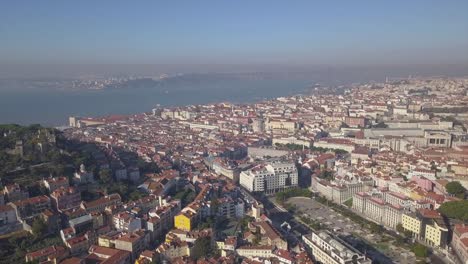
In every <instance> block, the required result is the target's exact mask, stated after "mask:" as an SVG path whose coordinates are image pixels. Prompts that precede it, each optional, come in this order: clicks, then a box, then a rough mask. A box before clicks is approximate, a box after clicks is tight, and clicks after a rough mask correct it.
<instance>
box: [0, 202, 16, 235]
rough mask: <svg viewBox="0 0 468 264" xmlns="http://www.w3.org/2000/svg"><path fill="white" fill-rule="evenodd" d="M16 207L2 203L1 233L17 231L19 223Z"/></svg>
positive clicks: (0, 212)
mask: <svg viewBox="0 0 468 264" xmlns="http://www.w3.org/2000/svg"><path fill="white" fill-rule="evenodd" d="M18 223H19V222H18V219H17V217H16V212H15V209H14V208H13V207H12V206H11V205H0V234H6V233H10V232H13V231H16V230H17V229H19V228H20V226H19V225H18Z"/></svg>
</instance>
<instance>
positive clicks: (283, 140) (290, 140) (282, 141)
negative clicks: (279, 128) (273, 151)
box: [272, 137, 312, 148]
mask: <svg viewBox="0 0 468 264" xmlns="http://www.w3.org/2000/svg"><path fill="white" fill-rule="evenodd" d="M272 144H273V146H276V145H277V144H279V145H288V144H291V145H300V146H303V147H305V148H310V147H311V146H312V142H311V141H310V140H308V139H299V138H295V137H274V138H273V140H272Z"/></svg>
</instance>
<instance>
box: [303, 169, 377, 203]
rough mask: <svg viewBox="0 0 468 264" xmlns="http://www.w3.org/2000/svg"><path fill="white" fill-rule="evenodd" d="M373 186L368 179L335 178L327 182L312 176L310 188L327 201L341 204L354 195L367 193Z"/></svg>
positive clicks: (372, 182)
mask: <svg viewBox="0 0 468 264" xmlns="http://www.w3.org/2000/svg"><path fill="white" fill-rule="evenodd" d="M373 185H374V181H373V180H372V178H370V177H341V178H339V177H335V180H332V181H328V180H323V179H320V178H318V177H315V176H314V177H313V178H312V186H311V187H312V190H314V191H316V192H318V193H320V194H321V195H323V196H324V197H325V198H327V199H328V200H331V201H333V202H335V203H338V204H341V203H344V202H345V201H347V200H349V199H350V198H352V197H353V195H354V194H355V193H358V192H366V191H369V190H370V189H371V188H372V186H373Z"/></svg>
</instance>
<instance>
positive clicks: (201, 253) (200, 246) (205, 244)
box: [192, 237, 213, 259]
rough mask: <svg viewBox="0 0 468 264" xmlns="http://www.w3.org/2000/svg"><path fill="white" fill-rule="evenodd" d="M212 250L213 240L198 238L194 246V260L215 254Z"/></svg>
mask: <svg viewBox="0 0 468 264" xmlns="http://www.w3.org/2000/svg"><path fill="white" fill-rule="evenodd" d="M211 249H212V247H211V240H210V238H209V237H202V238H198V239H197V240H195V243H194V244H193V249H192V252H193V258H194V259H199V258H201V257H206V256H210V255H211V253H213V252H212V251H211Z"/></svg>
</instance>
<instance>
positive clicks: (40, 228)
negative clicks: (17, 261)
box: [31, 217, 47, 238]
mask: <svg viewBox="0 0 468 264" xmlns="http://www.w3.org/2000/svg"><path fill="white" fill-rule="evenodd" d="M31 229H32V232H33V235H34V236H35V237H36V238H41V237H44V235H45V234H46V233H47V224H46V222H45V221H44V220H43V219H42V218H41V217H38V218H36V219H35V220H34V222H33V224H32V226H31Z"/></svg>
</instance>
